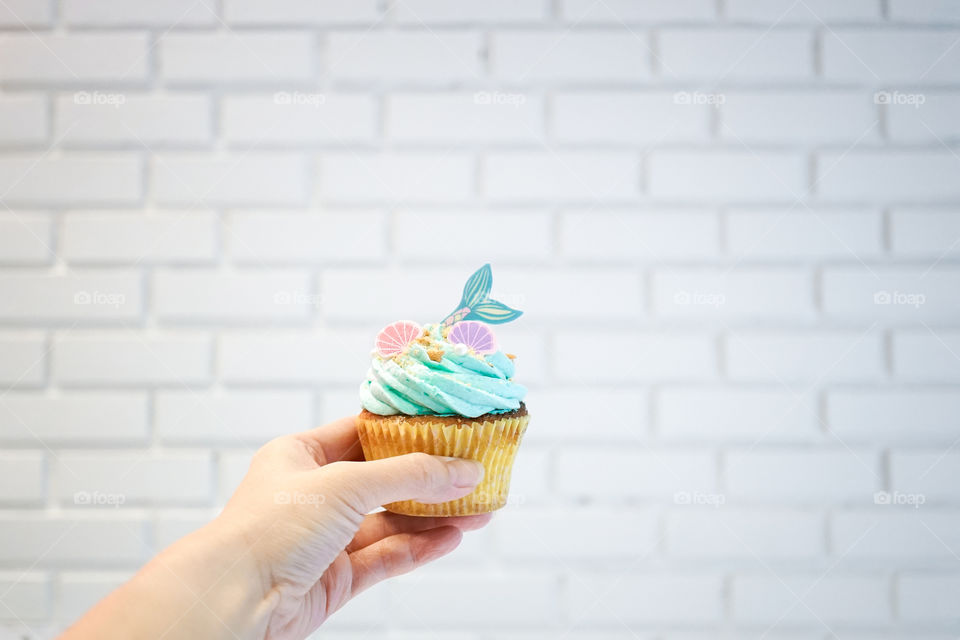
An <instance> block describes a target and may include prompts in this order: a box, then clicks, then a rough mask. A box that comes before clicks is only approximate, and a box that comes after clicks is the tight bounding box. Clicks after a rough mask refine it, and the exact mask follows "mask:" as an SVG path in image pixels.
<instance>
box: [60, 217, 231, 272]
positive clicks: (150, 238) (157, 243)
mask: <svg viewBox="0 0 960 640" xmlns="http://www.w3.org/2000/svg"><path fill="white" fill-rule="evenodd" d="M217 238H218V220H217V216H216V214H215V213H214V212H212V211H191V210H188V211H147V212H144V213H141V212H138V211H117V212H113V211H112V212H102V213H101V212H98V211H77V212H71V213H68V214H66V215H65V216H64V217H63V219H62V223H61V227H60V247H59V254H60V255H61V256H62V257H63V258H64V259H66V260H67V261H68V262H71V263H75V264H131V263H132V264H134V265H138V264H151V263H159V262H164V263H171V262H181V263H198V262H200V263H203V262H212V261H213V260H214V259H215V258H216V255H217Z"/></svg>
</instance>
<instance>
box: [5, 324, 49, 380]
mask: <svg viewBox="0 0 960 640" xmlns="http://www.w3.org/2000/svg"><path fill="white" fill-rule="evenodd" d="M46 361H47V344H46V340H45V339H44V336H43V334H41V333H35V332H32V331H30V332H18V333H0V384H3V385H6V386H9V387H28V386H41V385H42V384H43V382H44V379H45V378H46V368H47V362H46Z"/></svg>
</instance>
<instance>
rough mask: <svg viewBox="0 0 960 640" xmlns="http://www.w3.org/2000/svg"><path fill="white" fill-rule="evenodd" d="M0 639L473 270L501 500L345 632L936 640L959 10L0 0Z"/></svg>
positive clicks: (377, 594) (144, 542)
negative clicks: (511, 413)
mask: <svg viewBox="0 0 960 640" xmlns="http://www.w3.org/2000/svg"><path fill="white" fill-rule="evenodd" d="M0 30H2V33H0V203H2V206H0V385H2V386H0V389H2V390H0V446H2V453H0V628H2V629H3V631H0V637H2V638H12V639H17V640H23V639H34V638H49V637H51V636H53V635H54V634H55V633H56V631H57V630H58V629H60V628H62V627H63V626H64V625H66V624H68V623H69V622H70V621H72V620H73V619H75V618H76V617H77V616H79V615H80V614H81V613H82V612H83V611H84V610H86V609H87V608H88V607H89V606H90V605H91V604H92V603H93V602H95V601H96V600H97V599H99V598H100V597H101V596H102V595H104V594H105V593H107V592H108V591H109V590H110V589H111V588H112V587H113V586H115V585H116V584H118V583H119V582H121V581H123V580H124V579H125V578H126V577H128V576H129V575H131V573H132V572H134V571H135V570H136V569H137V567H139V566H140V565H141V564H143V563H144V562H145V561H146V560H147V559H148V558H149V557H151V556H152V555H153V554H154V553H155V552H156V551H157V550H158V549H160V548H162V547H164V546H166V545H167V544H169V543H170V542H171V541H172V540H174V539H176V538H178V537H179V536H181V535H183V534H184V533H186V532H188V531H190V530H192V529H194V528H196V527H198V526H200V525H201V524H202V523H204V522H206V521H207V520H208V519H210V518H211V517H213V516H214V515H215V514H216V513H217V510H218V508H219V506H220V505H221V504H222V503H223V501H224V499H225V498H226V497H227V496H229V494H230V493H231V491H232V489H233V488H234V486H235V485H236V484H237V482H238V481H239V479H240V477H241V476H242V474H243V472H244V470H245V468H246V465H247V462H248V460H249V457H250V455H251V453H252V452H253V451H254V450H255V449H256V448H257V447H258V446H259V445H261V444H262V443H263V442H265V441H266V440H268V439H270V438H272V437H274V436H277V435H280V434H284V433H289V432H292V431H298V430H303V429H307V428H309V427H311V426H312V425H316V424H318V423H320V422H322V421H325V420H329V419H332V418H334V417H338V416H341V415H345V414H349V413H353V412H355V411H357V410H358V409H359V406H358V400H357V395H356V389H357V386H358V385H359V383H360V381H361V380H362V378H363V376H364V374H365V372H366V369H367V366H368V361H369V352H370V348H371V346H372V342H373V338H374V336H375V334H376V332H377V331H378V330H379V329H380V328H381V327H382V326H384V325H385V324H387V323H389V322H392V321H394V320H397V319H401V318H409V319H412V320H416V321H419V322H430V321H437V320H440V319H441V318H442V317H443V316H444V315H445V314H446V313H448V312H450V311H452V310H453V308H454V306H455V305H456V303H457V301H458V300H459V298H460V291H461V288H462V286H463V283H464V281H465V280H466V278H467V276H468V275H469V274H470V273H472V272H473V270H475V269H476V268H477V267H479V266H480V265H481V264H483V263H485V262H491V263H492V264H493V273H494V287H493V292H492V296H493V297H494V298H496V299H499V300H501V301H503V302H505V303H507V304H509V305H511V306H514V307H517V308H520V309H522V310H524V311H525V315H524V316H523V318H521V319H520V320H519V321H517V322H515V323H512V324H510V325H504V326H502V327H498V328H497V333H498V336H499V338H500V342H501V344H502V345H503V347H504V348H505V350H507V351H509V352H512V353H515V354H517V355H518V360H517V363H518V372H517V380H518V381H520V382H523V383H525V384H527V385H528V386H529V388H530V395H529V401H528V404H529V407H530V409H531V412H532V414H533V420H532V422H531V427H530V431H529V434H528V437H527V439H526V440H525V442H524V445H523V447H522V450H521V454H520V456H519V459H518V461H517V464H516V468H515V476H514V484H513V492H512V495H511V500H510V504H509V506H508V507H507V508H506V509H504V510H503V511H502V512H501V513H499V514H498V515H497V517H496V518H495V519H494V522H493V523H492V524H491V526H489V527H488V528H487V529H486V530H484V531H482V532H478V533H473V534H469V535H468V536H467V539H466V540H465V542H464V544H463V547H462V548H461V549H460V551H459V552H457V553H456V554H454V555H453V556H451V557H448V558H446V559H443V560H441V561H439V562H437V563H436V564H435V565H432V566H431V567H429V568H428V569H426V570H423V571H419V572H417V573H416V574H412V575H410V576H407V577H404V578H402V579H398V580H395V581H393V582H390V583H388V584H383V585H380V586H378V587H376V588H374V589H373V590H371V591H369V592H367V593H365V594H364V595H363V596H362V597H360V598H359V599H358V600H356V601H355V602H353V603H351V605H349V606H348V607H347V608H346V609H345V610H343V611H342V612H340V613H338V614H337V615H336V616H335V617H334V618H333V619H332V620H331V621H330V622H329V624H328V625H327V626H325V627H323V633H322V634H321V635H322V637H326V638H342V639H347V640H376V639H380V638H386V639H393V640H396V639H403V638H424V637H428V638H454V639H455V640H489V639H494V638H497V639H499V638H518V639H521V640H523V639H525V640H538V639H545V638H566V639H568V640H580V639H585V638H591V639H592V638H600V639H607V640H613V639H627V638H633V639H643V640H654V639H655V640H675V639H676V640H679V639H684V640H693V639H695V638H720V637H722V638H726V637H729V638H733V637H737V638H763V639H767V640H783V639H796V638H812V639H818V640H826V639H828V638H844V639H853V640H867V639H877V638H883V639H892V638H904V639H905V638H911V639H917V638H919V639H922V640H934V639H946V638H956V637H957V635H958V633H960V613H958V612H960V609H958V606H957V605H958V602H960V555H958V554H960V493H958V490H957V489H958V486H960V448H958V447H957V445H958V442H960V419H958V416H960V393H958V391H960V263H958V258H960V252H958V247H960V210H958V204H960V180H958V170H960V156H958V155H957V149H958V142H960V118H958V117H957V113H958V110H960V92H958V88H960V46H958V44H960V2H952V1H936V0H844V1H843V2H836V1H830V0H646V1H639V0H485V1H484V2H464V1H461V0H318V1H314V2H310V1H309V0H273V1H272V2H258V1H256V0H162V1H161V0H136V1H130V0H127V1H124V0H58V1H53V0H0Z"/></svg>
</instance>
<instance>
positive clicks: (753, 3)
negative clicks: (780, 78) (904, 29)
mask: <svg viewBox="0 0 960 640" xmlns="http://www.w3.org/2000/svg"><path fill="white" fill-rule="evenodd" d="M726 16H727V19H728V20H732V21H734V22H759V23H762V24H765V25H774V26H776V25H781V24H793V23H805V24H814V25H820V24H822V23H824V22H830V23H834V22H877V21H879V20H880V18H881V14H880V3H879V2H877V0H848V1H847V2H830V0H804V2H802V3H792V2H790V1H789V0H775V1H773V2H771V0H729V2H728V3H727V6H726Z"/></svg>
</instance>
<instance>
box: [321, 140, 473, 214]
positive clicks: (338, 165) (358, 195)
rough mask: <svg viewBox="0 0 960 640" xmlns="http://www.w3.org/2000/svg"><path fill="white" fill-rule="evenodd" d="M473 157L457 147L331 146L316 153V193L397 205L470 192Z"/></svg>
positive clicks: (460, 196)
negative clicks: (371, 148) (331, 149)
mask: <svg viewBox="0 0 960 640" xmlns="http://www.w3.org/2000/svg"><path fill="white" fill-rule="evenodd" d="M473 187H474V161H473V159H472V158H470V157H469V156H467V155H466V154H462V153H420V152H394V151H385V152H376V153H371V152H355V151H350V152H331V153H325V154H323V156H321V158H320V192H321V195H322V196H323V197H324V198H325V199H327V200H331V201H335V202H350V203H354V202H356V203H376V202H385V203H389V204H391V205H402V204H405V203H407V202H455V201H463V200H467V199H469V198H471V197H472V196H473Z"/></svg>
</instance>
